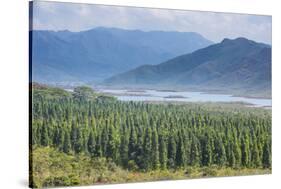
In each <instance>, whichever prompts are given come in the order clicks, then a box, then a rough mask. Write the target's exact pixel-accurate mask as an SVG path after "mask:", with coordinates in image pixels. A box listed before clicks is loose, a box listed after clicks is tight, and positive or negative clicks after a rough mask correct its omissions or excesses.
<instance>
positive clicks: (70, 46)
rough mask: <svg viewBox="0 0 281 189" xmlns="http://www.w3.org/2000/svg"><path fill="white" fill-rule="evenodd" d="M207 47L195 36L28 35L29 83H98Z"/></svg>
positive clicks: (110, 31)
mask: <svg viewBox="0 0 281 189" xmlns="http://www.w3.org/2000/svg"><path fill="white" fill-rule="evenodd" d="M210 44H213V42H211V41H210V40H208V39H205V38H204V37H203V36H201V35H200V34H198V33H194V32H164V31H151V32H144V31H140V30H124V29H117V28H103V27H100V28H94V29H92V30H88V31H81V32H70V31H67V30H65V31H58V32H54V31H32V80H33V81H37V82H41V83H70V82H86V83H89V82H90V83H98V82H101V81H103V80H104V79H106V78H109V77H111V76H113V75H116V74H120V73H122V72H125V71H129V70H131V69H134V68H136V67H138V66H141V65H144V64H149V65H155V64H159V63H161V62H163V61H166V60H168V59H171V58H173V57H176V56H179V55H181V54H184V53H189V52H193V51H195V50H198V49H200V48H203V47H206V46H208V45H210Z"/></svg>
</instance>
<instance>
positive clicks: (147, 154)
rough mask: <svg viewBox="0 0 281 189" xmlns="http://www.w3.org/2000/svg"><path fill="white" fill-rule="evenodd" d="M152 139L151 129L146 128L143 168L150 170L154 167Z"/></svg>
mask: <svg viewBox="0 0 281 189" xmlns="http://www.w3.org/2000/svg"><path fill="white" fill-rule="evenodd" d="M151 157H152V140H151V129H150V127H147V128H146V131H145V136H144V143H143V169H144V170H146V171H148V170H151V169H152V162H151Z"/></svg>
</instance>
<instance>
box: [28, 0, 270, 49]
mask: <svg viewBox="0 0 281 189" xmlns="http://www.w3.org/2000/svg"><path fill="white" fill-rule="evenodd" d="M271 23H272V21H271V17H270V16H258V15H246V14H229V13H228V14H226V13H213V12H200V11H181V10H165V9H148V8H134V7H118V6H103V5H89V4H75V3H57V2H44V1H35V2H34V9H33V29H35V30H55V31H58V30H70V31H83V30H88V29H92V28H95V27H100V26H102V27H116V28H123V29H140V30H143V31H151V30H164V31H182V32H198V33H200V34H201V35H203V36H204V37H206V38H208V39H210V40H212V41H214V42H220V41H221V40H222V39H224V38H231V39H233V38H237V37H246V38H248V39H252V40H255V41H258V42H264V43H268V44H271Z"/></svg>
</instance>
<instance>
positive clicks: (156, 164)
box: [152, 128, 160, 170]
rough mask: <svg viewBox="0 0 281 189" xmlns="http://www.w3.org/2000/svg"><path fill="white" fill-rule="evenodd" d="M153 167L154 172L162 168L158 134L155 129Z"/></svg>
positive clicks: (153, 136)
mask: <svg viewBox="0 0 281 189" xmlns="http://www.w3.org/2000/svg"><path fill="white" fill-rule="evenodd" d="M152 167H153V169H154V170H155V169H159V168H160V162H159V144H158V134H157V130H156V129H155V128H154V129H153V132H152Z"/></svg>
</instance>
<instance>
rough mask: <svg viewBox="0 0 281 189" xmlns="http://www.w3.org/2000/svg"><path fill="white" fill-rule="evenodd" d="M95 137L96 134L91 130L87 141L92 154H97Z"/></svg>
mask: <svg viewBox="0 0 281 189" xmlns="http://www.w3.org/2000/svg"><path fill="white" fill-rule="evenodd" d="M95 143H96V142H95V138H94V134H93V131H90V135H89V138H88V142H87V146H88V151H89V153H90V155H91V156H94V155H95V148H96V146H95V145H96V144H95Z"/></svg>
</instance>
